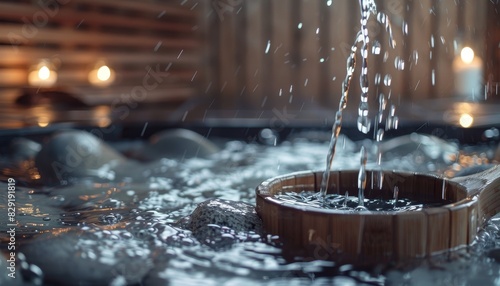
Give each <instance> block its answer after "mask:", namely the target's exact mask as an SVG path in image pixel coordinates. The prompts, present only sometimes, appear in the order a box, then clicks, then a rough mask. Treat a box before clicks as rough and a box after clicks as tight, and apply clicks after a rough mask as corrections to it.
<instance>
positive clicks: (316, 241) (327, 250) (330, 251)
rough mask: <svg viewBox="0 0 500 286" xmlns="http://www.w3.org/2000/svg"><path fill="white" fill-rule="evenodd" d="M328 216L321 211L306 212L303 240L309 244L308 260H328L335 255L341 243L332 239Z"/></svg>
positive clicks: (303, 216) (303, 219) (304, 215)
mask: <svg viewBox="0 0 500 286" xmlns="http://www.w3.org/2000/svg"><path fill="white" fill-rule="evenodd" d="M328 220H329V218H328V216H325V214H323V213H320V212H304V214H303V215H302V223H303V226H304V230H303V232H302V234H301V236H302V241H303V243H304V244H305V245H308V253H307V257H306V259H307V258H309V259H308V260H318V259H322V260H326V259H330V258H331V257H332V256H334V255H335V254H336V253H337V251H338V248H339V245H338V244H336V243H334V242H333V241H332V230H331V225H330V224H329V223H328Z"/></svg>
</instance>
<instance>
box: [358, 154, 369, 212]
mask: <svg viewBox="0 0 500 286" xmlns="http://www.w3.org/2000/svg"><path fill="white" fill-rule="evenodd" d="M367 160H368V157H367V155H366V150H365V146H361V151H360V168H359V173H358V206H357V207H356V210H366V208H365V188H366V161H367Z"/></svg>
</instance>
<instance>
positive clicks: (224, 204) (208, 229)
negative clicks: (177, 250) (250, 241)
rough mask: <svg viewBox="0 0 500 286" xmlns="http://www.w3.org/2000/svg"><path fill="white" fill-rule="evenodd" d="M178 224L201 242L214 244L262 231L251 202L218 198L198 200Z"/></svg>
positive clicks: (228, 241)
mask: <svg viewBox="0 0 500 286" xmlns="http://www.w3.org/2000/svg"><path fill="white" fill-rule="evenodd" d="M181 224H182V226H183V227H184V228H186V229H188V230H190V231H192V233H193V236H194V237H196V238H197V239H198V240H199V241H200V242H201V243H204V244H207V245H209V246H212V247H215V248H220V247H224V246H227V245H231V244H232V243H234V242H236V241H242V240H246V238H247V236H246V235H242V233H250V232H252V233H256V234H261V233H262V221H261V219H260V217H259V216H258V215H257V212H256V211H255V208H254V207H253V206H252V205H250V204H246V203H243V202H236V201H230V200H222V199H212V200H207V201H205V202H203V203H201V204H199V205H198V207H197V208H196V209H195V210H194V211H193V213H192V214H191V215H190V217H189V218H187V219H184V220H181Z"/></svg>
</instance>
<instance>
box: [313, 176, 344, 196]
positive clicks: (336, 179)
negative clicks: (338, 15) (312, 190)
mask: <svg viewBox="0 0 500 286" xmlns="http://www.w3.org/2000/svg"><path fill="white" fill-rule="evenodd" d="M341 173H342V171H338V172H337V171H332V172H330V179H329V181H328V187H327V189H328V192H327V193H328V194H339V192H340V194H344V192H345V190H343V189H342V188H340V186H341V182H340V178H341V175H340V174H341ZM314 175H315V177H316V179H315V180H316V191H318V192H319V191H320V189H321V183H322V181H323V172H316V173H315V174H314Z"/></svg>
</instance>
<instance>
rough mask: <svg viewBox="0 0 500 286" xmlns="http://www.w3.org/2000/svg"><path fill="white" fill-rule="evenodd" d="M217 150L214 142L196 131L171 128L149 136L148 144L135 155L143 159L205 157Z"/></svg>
mask: <svg viewBox="0 0 500 286" xmlns="http://www.w3.org/2000/svg"><path fill="white" fill-rule="evenodd" d="M218 151H219V148H218V147H217V146H216V145H215V144H214V143H212V142H211V141H210V140H208V139H207V138H205V137H203V136H201V135H200V134H198V133H196V132H193V131H190V130H187V129H173V130H166V131H162V132H160V133H157V134H155V135H153V136H151V138H150V144H149V145H146V146H144V147H143V149H142V150H141V151H140V152H139V153H138V154H136V155H135V157H138V158H139V159H141V160H145V161H152V160H158V159H161V158H169V159H189V158H194V157H198V158H207V157H209V156H210V155H212V154H214V153H216V152H218Z"/></svg>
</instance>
